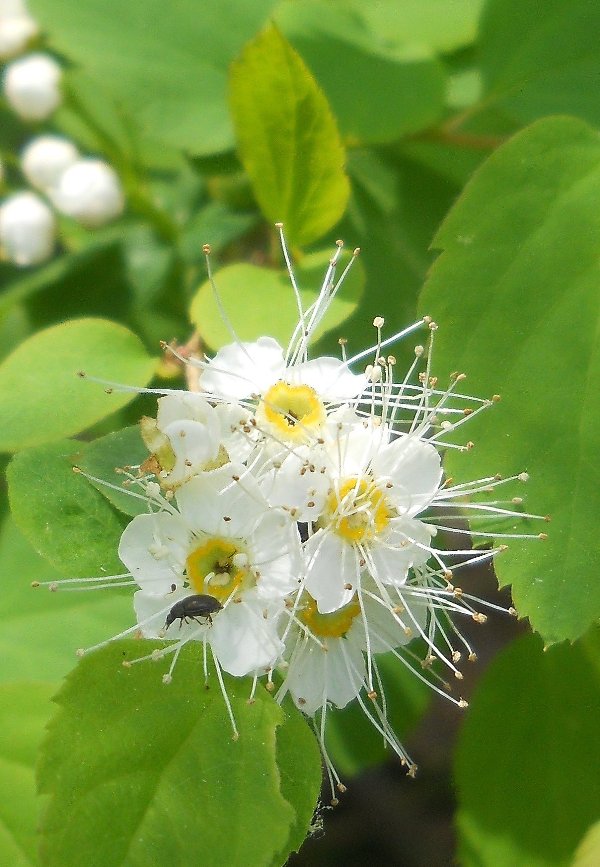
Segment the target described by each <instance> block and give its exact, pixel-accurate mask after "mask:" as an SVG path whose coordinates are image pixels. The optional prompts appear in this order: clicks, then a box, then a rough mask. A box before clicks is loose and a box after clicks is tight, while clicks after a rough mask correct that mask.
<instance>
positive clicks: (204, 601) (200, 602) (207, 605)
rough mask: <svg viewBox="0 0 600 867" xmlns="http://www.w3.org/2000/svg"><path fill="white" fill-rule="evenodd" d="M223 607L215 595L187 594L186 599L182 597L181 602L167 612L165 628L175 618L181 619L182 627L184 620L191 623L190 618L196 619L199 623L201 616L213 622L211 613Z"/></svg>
mask: <svg viewBox="0 0 600 867" xmlns="http://www.w3.org/2000/svg"><path fill="white" fill-rule="evenodd" d="M222 607H223V606H222V605H221V603H220V602H219V600H218V599H215V597H214V596H207V595H206V594H204V593H195V594H194V595H193V596H186V597H185V599H180V600H179V602H176V603H175V605H174V606H173V607H172V608H171V610H170V611H169V613H168V614H167V619H166V621H165V629H168V628H169V626H170V625H171V623H173V621H174V620H179V628H180V629H181V624H182V623H183V621H184V620H185V622H186V623H189V622H190V620H196V621H197V622H198V623H201V622H202V621H201V620H200V618H203V620H204V622H205V623H206V621H208V622H209V623H212V618H211V616H210V615H211V614H214V613H215V612H216V611H220V610H221V608H222Z"/></svg>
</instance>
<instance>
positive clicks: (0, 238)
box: [0, 193, 56, 265]
mask: <svg viewBox="0 0 600 867" xmlns="http://www.w3.org/2000/svg"><path fill="white" fill-rule="evenodd" d="M55 234H56V223H55V220H54V214H53V213H52V211H51V210H50V208H49V207H48V205H47V204H46V203H45V202H43V201H42V199H40V198H39V196H36V195H35V193H15V194H14V195H13V196H10V197H9V198H8V199H6V201H5V202H4V203H3V204H2V205H1V206H0V253H1V254H2V257H3V258H4V259H7V260H8V261H9V262H12V263H13V264H14V265H37V264H38V263H39V262H43V261H44V260H45V259H48V258H49V257H50V256H51V255H52V251H53V249H54V239H55Z"/></svg>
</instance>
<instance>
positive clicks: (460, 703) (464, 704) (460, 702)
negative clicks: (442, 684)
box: [458, 698, 469, 708]
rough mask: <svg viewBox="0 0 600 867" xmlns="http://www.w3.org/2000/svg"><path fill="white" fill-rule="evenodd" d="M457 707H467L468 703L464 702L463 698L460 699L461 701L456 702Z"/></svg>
mask: <svg viewBox="0 0 600 867" xmlns="http://www.w3.org/2000/svg"><path fill="white" fill-rule="evenodd" d="M458 706H459V707H460V708H465V707H469V702H468V701H465V700H464V698H461V699H459V700H458Z"/></svg>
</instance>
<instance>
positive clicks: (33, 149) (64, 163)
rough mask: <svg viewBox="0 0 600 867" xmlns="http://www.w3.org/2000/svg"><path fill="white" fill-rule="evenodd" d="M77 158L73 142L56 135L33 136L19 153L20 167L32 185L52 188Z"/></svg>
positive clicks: (44, 189)
mask: <svg viewBox="0 0 600 867" xmlns="http://www.w3.org/2000/svg"><path fill="white" fill-rule="evenodd" d="M78 159H79V151H78V150H77V148H76V147H75V145H74V144H73V142H70V141H68V140H67V139H64V138H61V137H60V136H57V135H41V136H38V138H34V139H33V140H32V141H30V142H29V144H28V145H27V147H26V148H24V150H23V152H22V154H21V169H22V171H23V174H24V175H25V177H26V178H27V180H28V181H29V183H30V184H31V185H32V186H33V187H37V188H38V189H40V190H42V191H43V192H50V191H52V190H54V189H55V188H56V187H57V186H58V183H59V181H60V178H61V176H62V174H63V172H64V171H65V170H66V169H68V168H69V166H72V165H73V163H75V162H77V160H78Z"/></svg>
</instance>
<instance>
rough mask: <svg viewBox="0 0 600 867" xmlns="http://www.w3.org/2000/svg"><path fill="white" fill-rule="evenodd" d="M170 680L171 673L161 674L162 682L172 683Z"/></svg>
mask: <svg viewBox="0 0 600 867" xmlns="http://www.w3.org/2000/svg"><path fill="white" fill-rule="evenodd" d="M172 681H173V676H172V675H170V674H163V676H162V682H163V683H164V684H165V685H167V684H169V683H172Z"/></svg>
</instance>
